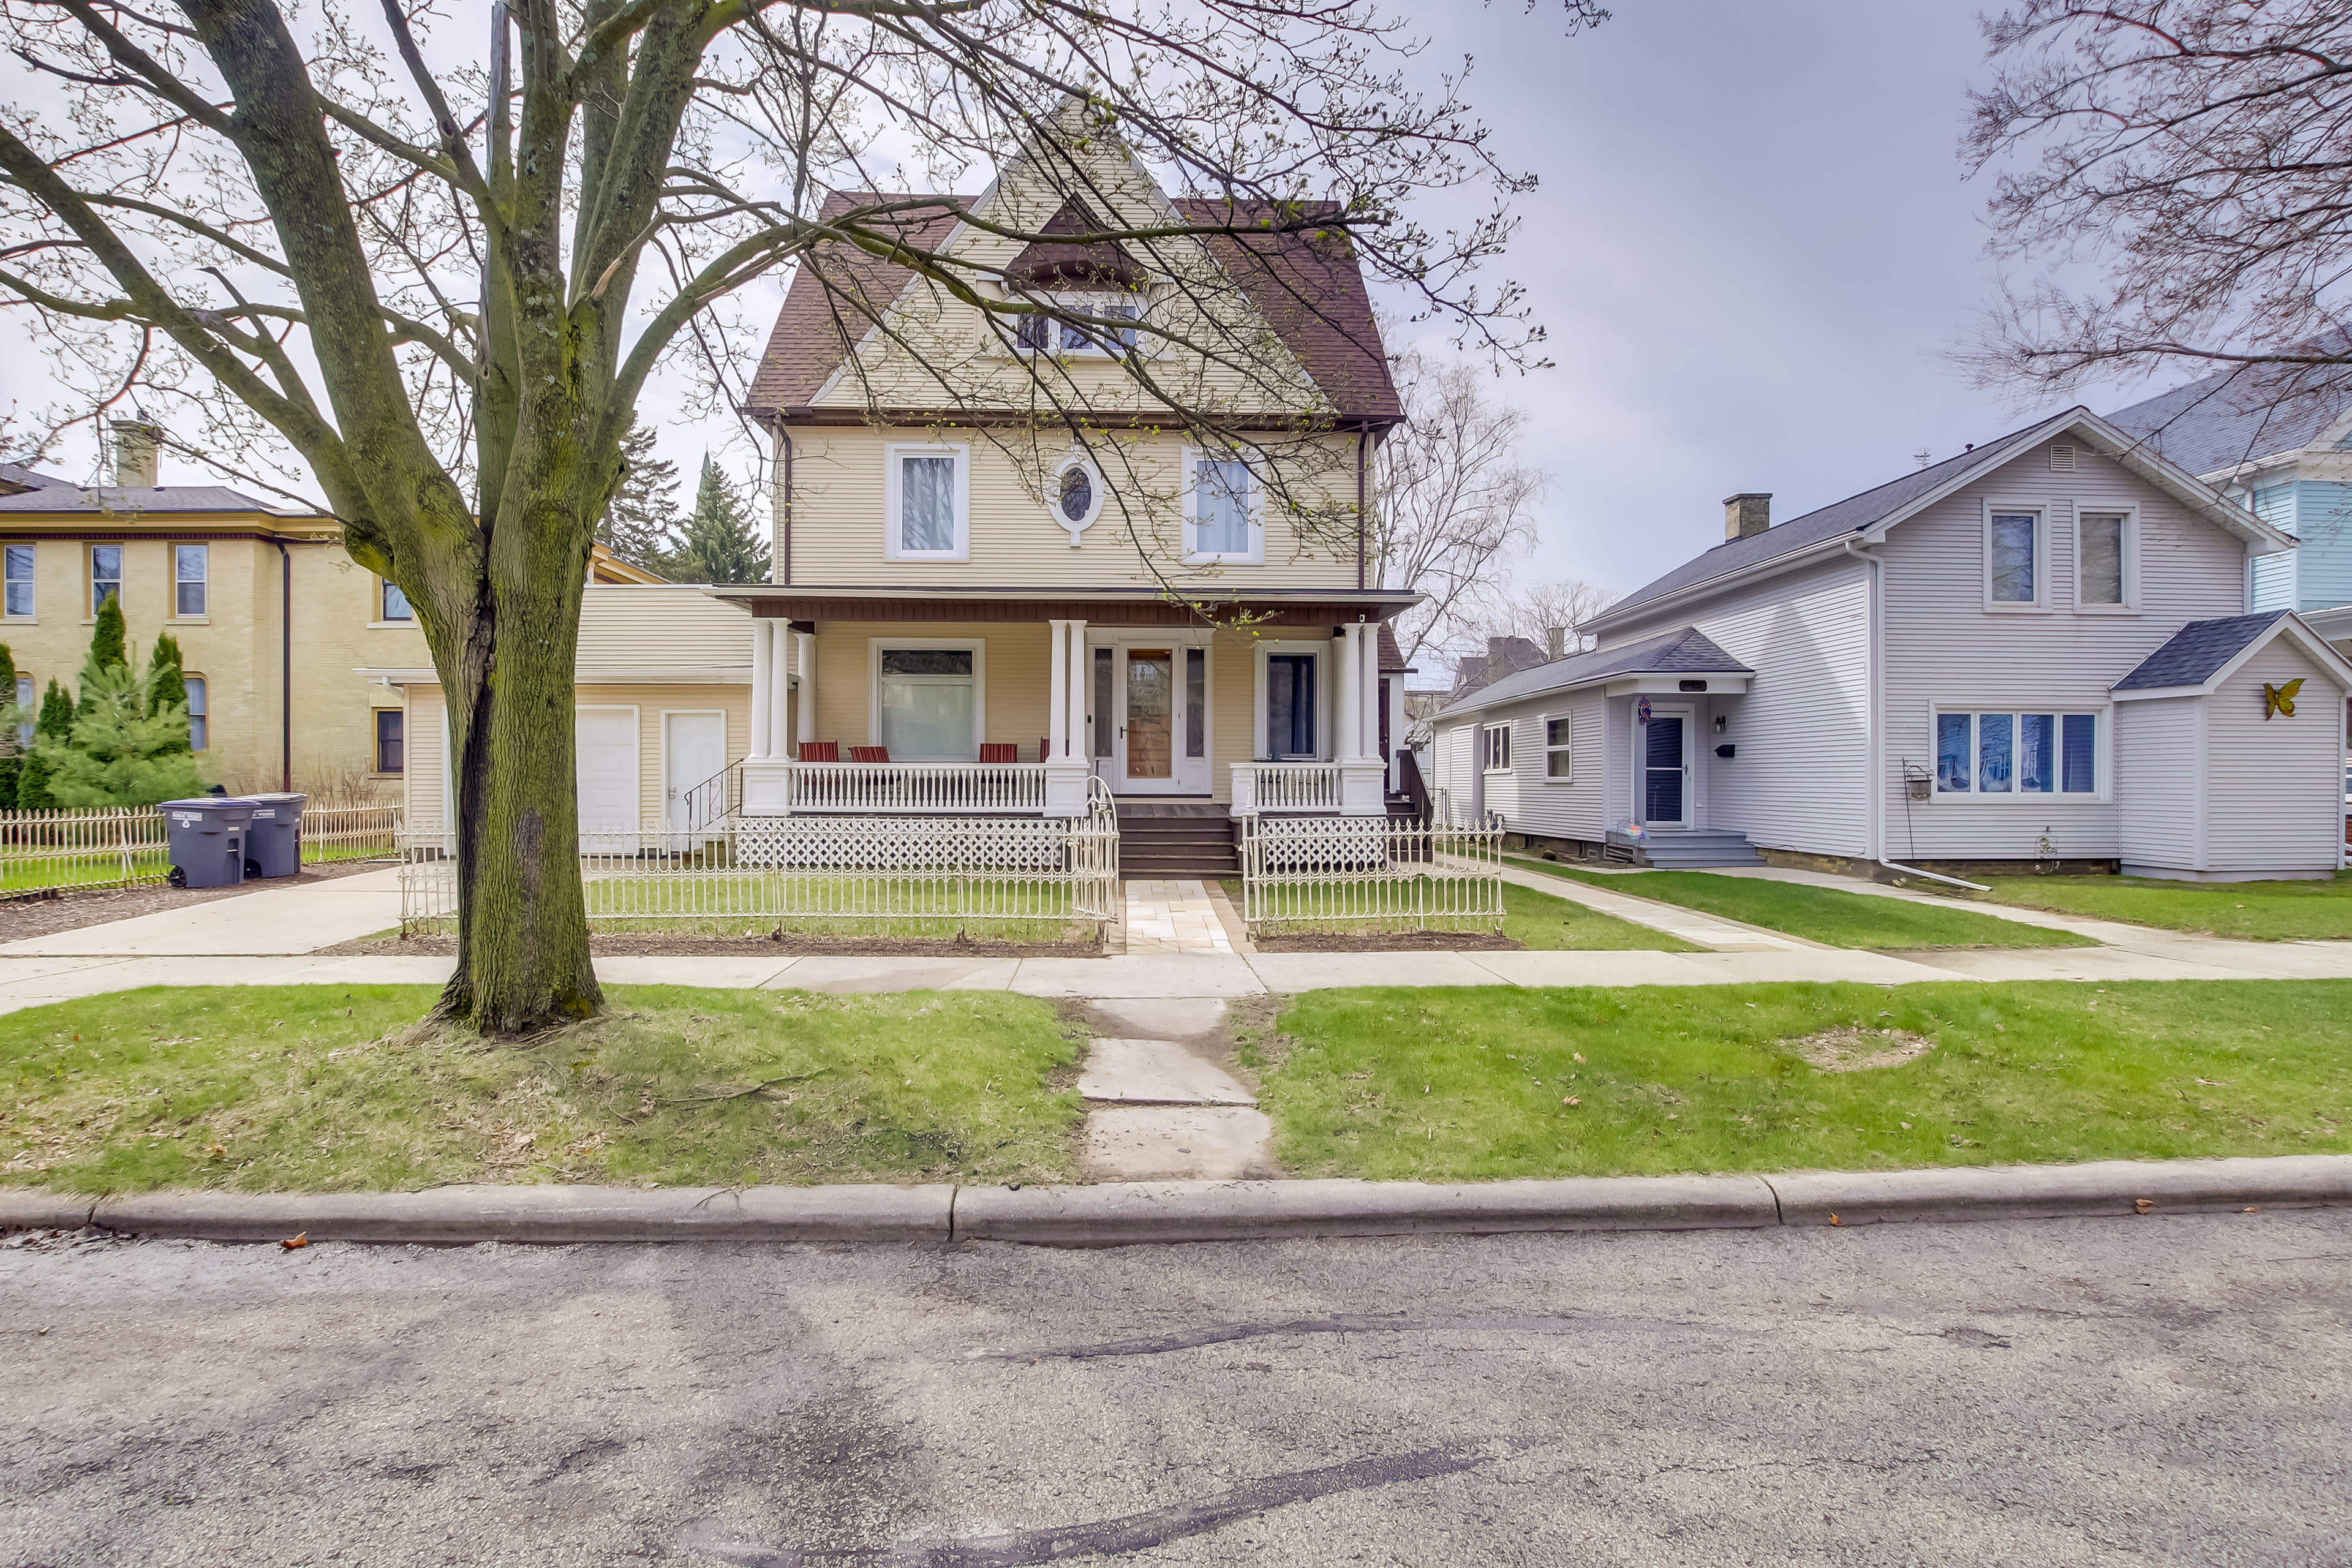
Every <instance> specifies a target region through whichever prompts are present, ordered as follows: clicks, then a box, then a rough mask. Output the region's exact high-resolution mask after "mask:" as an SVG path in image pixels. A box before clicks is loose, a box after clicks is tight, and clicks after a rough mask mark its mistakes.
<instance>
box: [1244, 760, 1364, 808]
mask: <svg viewBox="0 0 2352 1568" xmlns="http://www.w3.org/2000/svg"><path fill="white" fill-rule="evenodd" d="M1233 769H1234V816H1248V815H1249V814H1250V813H1251V812H1254V811H1321V812H1330V813H1333V814H1335V815H1336V814H1337V813H1338V812H1339V800H1340V796H1339V763H1234V764H1233Z"/></svg>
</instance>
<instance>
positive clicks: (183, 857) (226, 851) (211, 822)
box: [155, 796, 253, 888]
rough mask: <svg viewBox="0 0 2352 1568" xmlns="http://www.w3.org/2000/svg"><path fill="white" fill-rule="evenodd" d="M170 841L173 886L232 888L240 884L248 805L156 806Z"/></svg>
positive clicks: (169, 803) (199, 802)
mask: <svg viewBox="0 0 2352 1568" xmlns="http://www.w3.org/2000/svg"><path fill="white" fill-rule="evenodd" d="M155 809H156V810H158V811H160V812H162V813H163V826H164V831H165V832H166V833H167V834H168V835H169V837H170V838H171V846H172V886H173V887H175V888H233V887H235V886H236V885H237V884H238V883H239V882H242V881H244V880H245V842H246V829H247V827H248V826H250V825H251V824H252V822H253V802H251V801H249V800H237V799H235V798H231V799H227V800H215V799H213V798H211V797H209V796H207V797H205V798H204V799H201V800H167V801H165V802H164V803H163V805H159V806H157V807H156V808H155Z"/></svg>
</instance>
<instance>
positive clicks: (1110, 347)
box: [1013, 293, 1143, 359]
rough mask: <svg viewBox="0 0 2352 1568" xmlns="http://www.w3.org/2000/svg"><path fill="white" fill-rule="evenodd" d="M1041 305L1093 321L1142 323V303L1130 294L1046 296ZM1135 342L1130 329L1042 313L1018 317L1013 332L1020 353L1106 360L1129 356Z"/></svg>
mask: <svg viewBox="0 0 2352 1568" xmlns="http://www.w3.org/2000/svg"><path fill="white" fill-rule="evenodd" d="M1041 302H1042V303H1044V304H1045V306H1046V307H1047V308H1048V309H1051V308H1053V307H1055V306H1059V307H1060V308H1061V309H1063V310H1067V311H1068V312H1069V313H1070V314H1071V315H1074V316H1092V317H1095V318H1097V321H1099V320H1101V319H1104V318H1108V319H1110V320H1113V321H1141V320H1143V301H1142V300H1139V299H1138V298H1137V297H1136V296H1135V295H1133V294H1112V293H1085V294H1048V295H1046V296H1045V298H1044V300H1042V301H1041ZM1135 341H1136V333H1135V329H1134V328H1133V327H1113V326H1101V325H1097V322H1096V321H1064V320H1062V319H1061V318H1060V317H1057V316H1053V315H1046V314H1038V315H1032V316H1024V317H1022V318H1021V324H1020V325H1019V326H1018V327H1017V328H1015V329H1014V331H1013V342H1015V343H1016V344H1017V345H1018V346H1019V347H1020V349H1021V351H1022V352H1023V353H1049V354H1072V355H1088V356H1092V357H1094V358H1097V359H1108V358H1112V357H1115V356H1117V355H1119V354H1125V353H1133V352H1134V349H1135Z"/></svg>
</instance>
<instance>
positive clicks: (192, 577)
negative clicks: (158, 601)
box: [172, 544, 213, 620]
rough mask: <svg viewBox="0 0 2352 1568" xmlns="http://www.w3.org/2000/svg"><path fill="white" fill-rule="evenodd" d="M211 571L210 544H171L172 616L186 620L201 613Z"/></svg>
mask: <svg viewBox="0 0 2352 1568" xmlns="http://www.w3.org/2000/svg"><path fill="white" fill-rule="evenodd" d="M212 572H213V547H212V546H211V545H209V544H174V545H173V546H172V614H173V616H175V617H177V618H178V619H181V620H190V619H194V617H196V616H202V615H203V614H204V613H205V604H206V603H207V599H206V596H205V595H206V593H207V591H208V590H209V588H210V586H211V579H212Z"/></svg>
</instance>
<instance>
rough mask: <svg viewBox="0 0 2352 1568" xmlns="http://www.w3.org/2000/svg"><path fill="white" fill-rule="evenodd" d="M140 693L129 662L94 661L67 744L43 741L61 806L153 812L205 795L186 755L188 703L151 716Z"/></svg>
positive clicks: (163, 706) (161, 707)
mask: <svg viewBox="0 0 2352 1568" xmlns="http://www.w3.org/2000/svg"><path fill="white" fill-rule="evenodd" d="M42 753H47V754H48V758H49V777H48V791H49V794H50V795H52V796H53V797H54V798H55V799H56V801H57V803H58V805H63V806H94V805H155V804H156V803H157V802H159V801H166V800H180V799H184V798H186V797H187V796H189V795H199V794H202V793H203V791H204V787H205V782H204V780H203V779H202V778H201V777H199V776H198V774H197V773H196V759H195V757H194V755H193V754H191V753H190V752H189V750H188V702H187V699H186V698H185V697H184V696H182V697H179V698H176V699H172V700H166V701H164V702H163V703H160V704H158V705H157V707H156V710H154V711H152V712H150V711H149V710H148V704H147V693H146V692H145V691H144V690H143V689H142V681H141V680H140V679H139V677H138V675H137V674H136V673H135V672H134V671H133V670H132V669H131V667H130V665H129V664H128V663H127V662H126V663H123V664H100V663H98V662H97V659H96V657H95V656H94V655H93V657H92V659H91V668H89V669H87V670H85V671H84V672H83V675H82V689H81V705H80V708H79V710H78V711H77V713H76V714H75V717H74V721H73V733H72V735H71V736H70V737H69V738H68V741H67V742H64V743H59V742H55V741H51V740H47V739H46V738H45V739H43V740H42V741H41V742H39V746H38V750H37V752H36V755H39V754H42Z"/></svg>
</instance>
